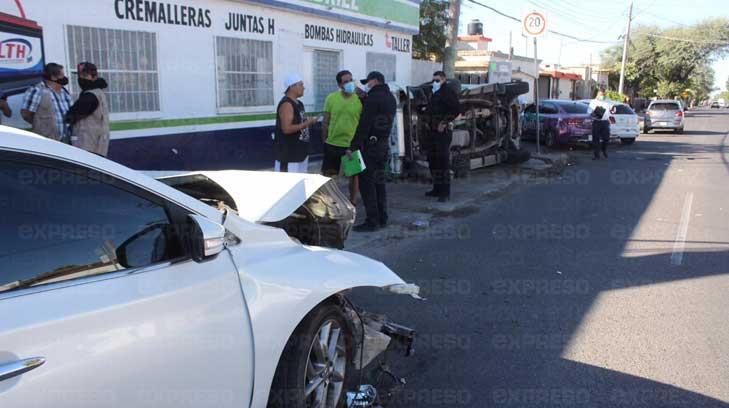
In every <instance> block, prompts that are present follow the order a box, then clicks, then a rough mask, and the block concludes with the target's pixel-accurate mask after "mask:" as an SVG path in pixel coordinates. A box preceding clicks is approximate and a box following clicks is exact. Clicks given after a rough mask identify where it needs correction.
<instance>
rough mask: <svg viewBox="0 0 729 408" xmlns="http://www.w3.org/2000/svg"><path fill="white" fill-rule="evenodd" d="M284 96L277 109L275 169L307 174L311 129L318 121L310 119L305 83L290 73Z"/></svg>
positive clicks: (285, 82) (285, 83)
mask: <svg viewBox="0 0 729 408" xmlns="http://www.w3.org/2000/svg"><path fill="white" fill-rule="evenodd" d="M284 87H285V89H286V91H285V92H284V93H285V95H284V97H283V98H282V99H281V101H280V102H279V103H278V107H277V108H276V133H275V134H274V145H275V152H276V165H275V170H276V171H281V172H291V173H307V172H308V167H309V141H310V139H311V137H310V135H309V127H310V126H311V125H313V124H314V123H316V121H317V119H318V118H307V117H306V112H305V111H304V104H303V103H301V101H299V98H301V97H302V96H304V81H303V79H301V77H300V76H299V75H297V74H289V75H288V76H287V77H286V80H285V81H284Z"/></svg>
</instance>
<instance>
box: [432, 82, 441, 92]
mask: <svg viewBox="0 0 729 408" xmlns="http://www.w3.org/2000/svg"><path fill="white" fill-rule="evenodd" d="M438 91H440V82H433V93H436V92H438Z"/></svg>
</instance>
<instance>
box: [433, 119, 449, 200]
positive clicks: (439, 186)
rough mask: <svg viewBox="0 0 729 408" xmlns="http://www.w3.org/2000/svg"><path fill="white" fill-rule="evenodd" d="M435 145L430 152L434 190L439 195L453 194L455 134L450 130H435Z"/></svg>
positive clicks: (447, 195)
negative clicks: (452, 172) (452, 145)
mask: <svg viewBox="0 0 729 408" xmlns="http://www.w3.org/2000/svg"><path fill="white" fill-rule="evenodd" d="M432 135H433V147H432V148H431V149H432V150H431V152H430V154H428V161H429V165H430V175H431V176H432V177H433V192H435V195H436V196H438V197H449V196H450V195H451V142H452V141H453V134H452V133H451V131H450V130H446V131H445V132H442V133H441V132H437V131H434V132H433V133H432Z"/></svg>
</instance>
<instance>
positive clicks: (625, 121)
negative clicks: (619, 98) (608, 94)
mask: <svg viewBox="0 0 729 408" xmlns="http://www.w3.org/2000/svg"><path fill="white" fill-rule="evenodd" d="M598 106H602V107H603V108H605V115H603V117H602V119H603V120H607V121H610V138H611V139H620V143H622V144H633V143H635V139H637V138H638V135H639V134H640V119H639V118H638V115H637V114H636V113H635V112H634V111H633V109H631V108H630V106H628V105H626V104H624V103H620V102H614V101H611V100H603V101H600V100H596V99H595V100H592V101H590V112H592V111H593V110H595V108H596V107H598Z"/></svg>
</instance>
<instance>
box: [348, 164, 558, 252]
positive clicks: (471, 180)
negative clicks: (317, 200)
mask: <svg viewBox="0 0 729 408" xmlns="http://www.w3.org/2000/svg"><path fill="white" fill-rule="evenodd" d="M567 159H568V158H567V154H565V153H550V154H542V155H539V156H536V155H533V156H532V159H531V160H529V161H527V162H525V163H522V164H521V165H508V164H501V165H497V166H493V167H486V168H483V169H478V170H473V171H471V172H469V175H468V177H466V178H461V179H454V180H453V182H452V185H451V200H450V201H449V202H446V203H439V202H438V201H437V200H436V199H435V198H432V197H426V196H425V192H426V191H428V190H430V189H431V187H432V185H431V184H428V183H425V182H410V181H405V180H403V181H400V180H396V181H393V182H390V183H388V185H387V199H388V212H389V217H390V219H389V223H388V226H387V228H383V229H381V230H379V231H376V232H370V233H358V232H351V233H350V235H349V238H348V239H347V241H346V244H345V250H356V249H357V248H360V247H362V246H366V245H373V244H375V243H377V244H382V243H384V242H386V241H388V240H402V239H407V238H410V237H414V236H422V235H428V236H430V235H432V234H451V235H453V234H459V233H460V232H459V231H458V230H457V229H456V230H452V231H451V230H446V229H443V228H438V223H439V222H440V221H442V220H443V219H445V218H461V217H466V216H468V215H470V214H473V213H475V212H478V211H479V207H478V206H479V205H480V204H483V203H484V202H485V201H488V200H489V199H490V198H495V197H499V196H501V195H503V194H505V193H507V192H508V191H509V190H510V189H512V188H515V187H517V186H519V185H524V184H525V183H527V182H528V181H530V180H534V179H535V178H537V177H543V176H550V175H554V174H559V173H561V171H562V169H564V167H566V166H567ZM339 185H340V187H341V188H342V191H347V181H346V180H343V179H340V180H339ZM364 218H365V212H364V207H363V205H362V202H361V199H360V202H359V203H358V205H357V223H356V224H359V223H360V222H362V221H364Z"/></svg>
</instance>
